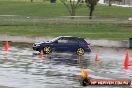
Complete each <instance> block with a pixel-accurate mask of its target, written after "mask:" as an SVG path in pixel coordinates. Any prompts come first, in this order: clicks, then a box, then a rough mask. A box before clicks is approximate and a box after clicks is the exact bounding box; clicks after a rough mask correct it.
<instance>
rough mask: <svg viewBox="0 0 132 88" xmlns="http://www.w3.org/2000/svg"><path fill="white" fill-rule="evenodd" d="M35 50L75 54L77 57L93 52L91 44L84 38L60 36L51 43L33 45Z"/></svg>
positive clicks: (47, 52) (46, 52)
mask: <svg viewBox="0 0 132 88" xmlns="http://www.w3.org/2000/svg"><path fill="white" fill-rule="evenodd" d="M33 50H35V51H39V52H41V51H43V53H45V54H49V53H51V52H52V51H55V52H75V53H76V54H77V55H84V53H85V52H91V49H90V44H89V43H87V42H86V41H85V40H84V39H83V38H80V37H72V36H60V37H57V38H54V39H53V40H51V41H47V42H40V43H34V44H33Z"/></svg>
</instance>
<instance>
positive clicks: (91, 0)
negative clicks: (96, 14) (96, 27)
mask: <svg viewBox="0 0 132 88" xmlns="http://www.w3.org/2000/svg"><path fill="white" fill-rule="evenodd" d="M98 1H99V0H85V3H86V6H87V7H88V8H89V9H90V13H89V19H92V14H93V11H94V9H95V6H96V4H97V2H98Z"/></svg>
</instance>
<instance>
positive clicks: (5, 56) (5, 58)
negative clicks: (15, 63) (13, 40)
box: [4, 52, 8, 63]
mask: <svg viewBox="0 0 132 88" xmlns="http://www.w3.org/2000/svg"><path fill="white" fill-rule="evenodd" d="M4 62H5V63H7V62H8V52H5V53H4Z"/></svg>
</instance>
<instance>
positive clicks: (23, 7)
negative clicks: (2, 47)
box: [0, 1, 132, 18]
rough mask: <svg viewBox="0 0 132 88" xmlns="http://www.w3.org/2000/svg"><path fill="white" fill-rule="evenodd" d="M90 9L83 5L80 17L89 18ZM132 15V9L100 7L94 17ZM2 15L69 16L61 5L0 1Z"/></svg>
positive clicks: (79, 13)
mask: <svg viewBox="0 0 132 88" xmlns="http://www.w3.org/2000/svg"><path fill="white" fill-rule="evenodd" d="M88 11H89V10H88V8H87V7H86V6H85V5H82V6H81V7H80V8H79V9H77V14H76V15H78V16H87V15H88V13H89V12H88ZM131 14H132V8H122V7H115V6H112V7H109V6H100V5H98V6H97V7H96V9H95V12H94V16H100V17H102V16H103V17H117V18H122V17H123V18H124V17H125V18H126V17H130V16H131ZM0 15H22V16H46V17H47V16H48V17H51V16H68V15H69V13H68V11H67V9H66V8H65V7H64V6H63V4H61V3H57V4H55V5H53V4H50V3H48V2H34V3H31V2H20V1H0Z"/></svg>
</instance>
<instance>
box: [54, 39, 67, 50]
mask: <svg viewBox="0 0 132 88" xmlns="http://www.w3.org/2000/svg"><path fill="white" fill-rule="evenodd" d="M67 42H68V40H67V38H65V37H62V38H60V39H58V40H56V41H55V43H54V50H55V51H67V48H68V47H67Z"/></svg>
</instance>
